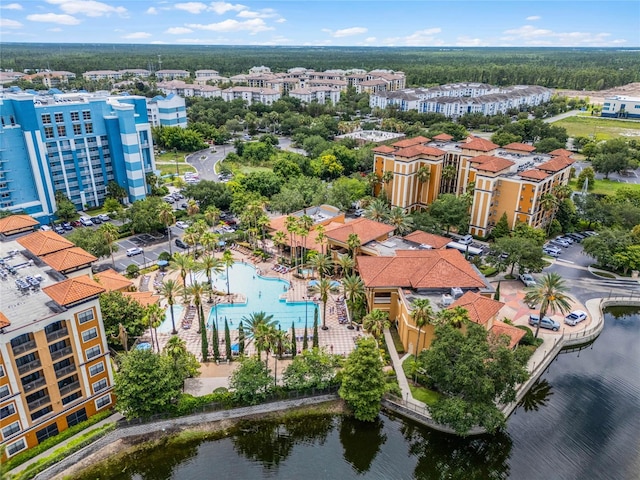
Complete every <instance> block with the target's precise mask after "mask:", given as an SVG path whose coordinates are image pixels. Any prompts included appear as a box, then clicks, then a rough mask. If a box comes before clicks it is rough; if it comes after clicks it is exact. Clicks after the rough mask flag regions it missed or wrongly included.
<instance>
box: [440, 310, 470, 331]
mask: <svg viewBox="0 0 640 480" xmlns="http://www.w3.org/2000/svg"><path fill="white" fill-rule="evenodd" d="M436 317H437V319H436V322H437V323H439V324H449V325H451V326H453V327H455V328H462V326H463V325H464V324H465V323H467V322H469V321H470V320H469V312H468V311H467V309H466V308H464V307H460V306H458V307H454V308H447V309H445V310H440V311H439V312H438V314H437V315H436Z"/></svg>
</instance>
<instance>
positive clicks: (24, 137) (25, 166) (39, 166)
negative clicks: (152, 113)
mask: <svg viewBox="0 0 640 480" xmlns="http://www.w3.org/2000/svg"><path fill="white" fill-rule="evenodd" d="M0 121H1V123H0V144H1V145H2V148H1V149H0V209H2V210H10V211H24V212H25V213H28V214H29V215H31V216H33V217H35V218H37V219H38V220H40V221H41V222H42V223H48V222H49V221H51V219H52V218H53V216H54V213H55V211H56V210H57V206H56V199H55V194H56V192H61V193H63V194H64V195H66V196H67V198H69V199H70V200H71V201H72V202H73V204H74V205H75V206H76V208H78V209H82V208H85V207H86V206H89V207H91V206H98V205H100V204H102V203H103V202H104V199H105V197H106V194H107V184H108V183H109V182H111V181H115V182H116V183H118V184H119V185H120V186H122V187H123V188H124V189H125V191H126V192H127V200H128V201H129V202H133V201H135V200H140V199H143V198H145V196H146V194H147V188H148V186H147V184H146V179H145V174H146V173H149V172H152V171H154V170H155V158H154V154H153V144H152V136H151V124H150V122H149V119H148V115H147V99H146V98H144V97H140V96H133V95H122V96H118V97H114V96H108V95H106V94H102V95H101V94H88V93H69V94H45V95H40V94H37V93H35V92H33V93H26V92H22V91H16V92H13V93H12V92H8V93H2V94H0Z"/></svg>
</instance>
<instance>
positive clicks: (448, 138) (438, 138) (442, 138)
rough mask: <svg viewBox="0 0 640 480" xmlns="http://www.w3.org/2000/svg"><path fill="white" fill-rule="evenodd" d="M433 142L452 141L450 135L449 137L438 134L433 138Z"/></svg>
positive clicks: (446, 134)
mask: <svg viewBox="0 0 640 480" xmlns="http://www.w3.org/2000/svg"><path fill="white" fill-rule="evenodd" d="M433 140H440V141H443V142H450V141H451V140H453V137H452V136H451V135H449V134H448V133H439V134H438V135H436V136H435V137H433Z"/></svg>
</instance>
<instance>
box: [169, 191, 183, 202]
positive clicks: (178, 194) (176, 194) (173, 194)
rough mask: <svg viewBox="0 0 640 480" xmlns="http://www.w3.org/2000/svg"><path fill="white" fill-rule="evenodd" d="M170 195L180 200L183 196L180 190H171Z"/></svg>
mask: <svg viewBox="0 0 640 480" xmlns="http://www.w3.org/2000/svg"><path fill="white" fill-rule="evenodd" d="M171 196H172V197H173V198H175V199H176V200H182V199H183V198H184V195H182V194H181V193H180V192H173V193H172V194H171Z"/></svg>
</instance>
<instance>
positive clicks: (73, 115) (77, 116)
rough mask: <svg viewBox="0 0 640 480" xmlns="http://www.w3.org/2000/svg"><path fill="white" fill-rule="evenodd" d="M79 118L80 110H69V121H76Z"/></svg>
mask: <svg viewBox="0 0 640 480" xmlns="http://www.w3.org/2000/svg"><path fill="white" fill-rule="evenodd" d="M79 120H80V112H71V121H73V122H78V121H79Z"/></svg>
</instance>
